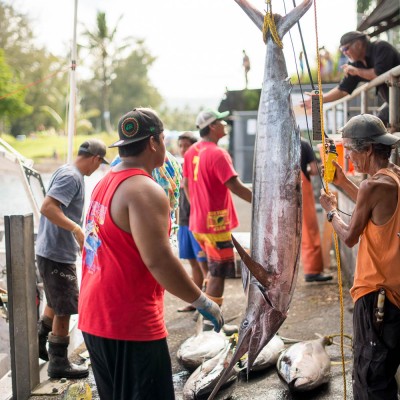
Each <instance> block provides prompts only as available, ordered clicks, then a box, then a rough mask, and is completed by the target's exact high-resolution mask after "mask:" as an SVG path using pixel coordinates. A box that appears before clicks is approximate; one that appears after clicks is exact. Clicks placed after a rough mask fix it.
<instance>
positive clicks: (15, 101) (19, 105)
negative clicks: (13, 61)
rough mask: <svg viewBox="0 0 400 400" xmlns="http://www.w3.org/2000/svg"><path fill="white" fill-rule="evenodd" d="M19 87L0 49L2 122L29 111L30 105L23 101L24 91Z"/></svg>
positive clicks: (0, 106)
mask: <svg viewBox="0 0 400 400" xmlns="http://www.w3.org/2000/svg"><path fill="white" fill-rule="evenodd" d="M20 87H21V85H20V83H19V82H18V81H17V80H16V78H14V77H13V73H12V70H11V68H10V66H9V65H8V64H7V63H6V61H5V59H4V51H3V50H2V49H0V119H1V120H3V123H4V122H8V120H9V119H10V118H12V117H21V116H23V115H26V114H29V113H30V112H31V107H29V106H28V105H27V104H26V103H25V101H24V98H25V92H24V91H19V89H20Z"/></svg>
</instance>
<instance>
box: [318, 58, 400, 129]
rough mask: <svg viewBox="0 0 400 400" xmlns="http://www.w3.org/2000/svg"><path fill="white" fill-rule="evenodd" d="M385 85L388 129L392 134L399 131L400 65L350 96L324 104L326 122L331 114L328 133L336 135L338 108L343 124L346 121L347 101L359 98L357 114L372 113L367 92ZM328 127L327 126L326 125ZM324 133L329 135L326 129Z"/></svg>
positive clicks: (360, 87) (357, 89)
mask: <svg viewBox="0 0 400 400" xmlns="http://www.w3.org/2000/svg"><path fill="white" fill-rule="evenodd" d="M384 83H386V84H387V85H388V86H389V129H390V130H391V131H392V132H396V131H400V121H399V116H400V111H399V107H400V101H399V97H400V65H399V66H397V67H394V68H392V69H391V70H390V71H387V72H385V73H384V74H382V75H379V76H378V77H376V78H375V79H373V80H372V81H370V82H367V83H365V84H364V85H361V86H359V87H358V88H356V89H355V90H354V91H353V93H352V94H350V95H347V96H345V97H342V98H341V99H339V100H336V101H333V102H331V103H327V104H324V118H325V120H326V121H328V120H330V118H329V117H330V114H332V125H331V126H332V131H331V132H330V133H336V131H337V129H338V124H337V120H338V118H337V111H338V106H339V107H343V108H341V110H342V111H343V118H344V121H343V122H344V124H345V123H346V122H347V121H348V115H349V110H350V109H349V101H350V100H352V99H354V98H356V97H359V96H360V97H361V106H360V108H359V110H357V111H359V113H360V114H363V113H368V112H371V111H372V108H371V106H370V105H369V104H368V96H367V93H368V91H369V90H371V89H374V88H376V87H377V86H379V85H382V84H384ZM326 126H328V124H326ZM326 131H327V132H326V133H327V134H329V131H328V128H326Z"/></svg>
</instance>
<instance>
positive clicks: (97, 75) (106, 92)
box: [82, 11, 128, 132]
mask: <svg viewBox="0 0 400 400" xmlns="http://www.w3.org/2000/svg"><path fill="white" fill-rule="evenodd" d="M121 18H122V17H120V18H119V20H118V21H117V23H116V25H115V26H114V28H112V29H111V28H110V27H109V26H108V24H107V20H106V14H105V13H104V12H100V11H99V12H98V13H97V20H96V22H97V23H96V27H95V29H94V30H92V31H91V30H89V29H86V31H85V32H84V36H85V37H86V39H87V43H86V44H84V45H83V46H82V47H84V48H87V49H89V50H90V55H91V56H92V57H93V58H94V60H93V65H92V70H93V71H94V76H93V79H92V85H93V86H94V88H100V92H101V96H100V100H99V101H100V106H99V107H98V108H99V109H100V111H101V116H102V118H101V130H106V131H107V132H110V131H111V123H110V85H111V82H112V80H113V78H114V77H115V74H114V69H115V66H116V64H117V62H118V60H119V59H120V56H121V53H122V51H123V50H124V49H125V48H126V47H127V46H128V44H127V43H125V41H127V40H128V39H124V43H123V44H120V45H119V44H117V40H116V33H117V28H118V22H119V21H120V20H121Z"/></svg>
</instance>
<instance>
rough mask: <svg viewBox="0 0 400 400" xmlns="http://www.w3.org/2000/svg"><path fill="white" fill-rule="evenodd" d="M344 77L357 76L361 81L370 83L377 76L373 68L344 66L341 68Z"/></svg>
mask: <svg viewBox="0 0 400 400" xmlns="http://www.w3.org/2000/svg"><path fill="white" fill-rule="evenodd" d="M342 69H343V71H344V74H345V76H348V75H352V76H359V77H360V78H362V79H365V80H367V81H372V79H374V78H376V77H377V76H378V75H377V74H376V72H375V69H374V68H368V69H366V68H357V67H355V66H353V65H350V64H344V65H343V66H342Z"/></svg>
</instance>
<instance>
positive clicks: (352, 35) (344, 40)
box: [340, 31, 367, 46]
mask: <svg viewBox="0 0 400 400" xmlns="http://www.w3.org/2000/svg"><path fill="white" fill-rule="evenodd" d="M366 36H367V35H366V34H365V33H362V32H360V31H351V32H347V33H345V34H344V35H343V36H342V37H341V38H340V45H341V46H344V45H346V44H348V43H350V42H352V41H353V40H356V39H361V38H363V37H366Z"/></svg>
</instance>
